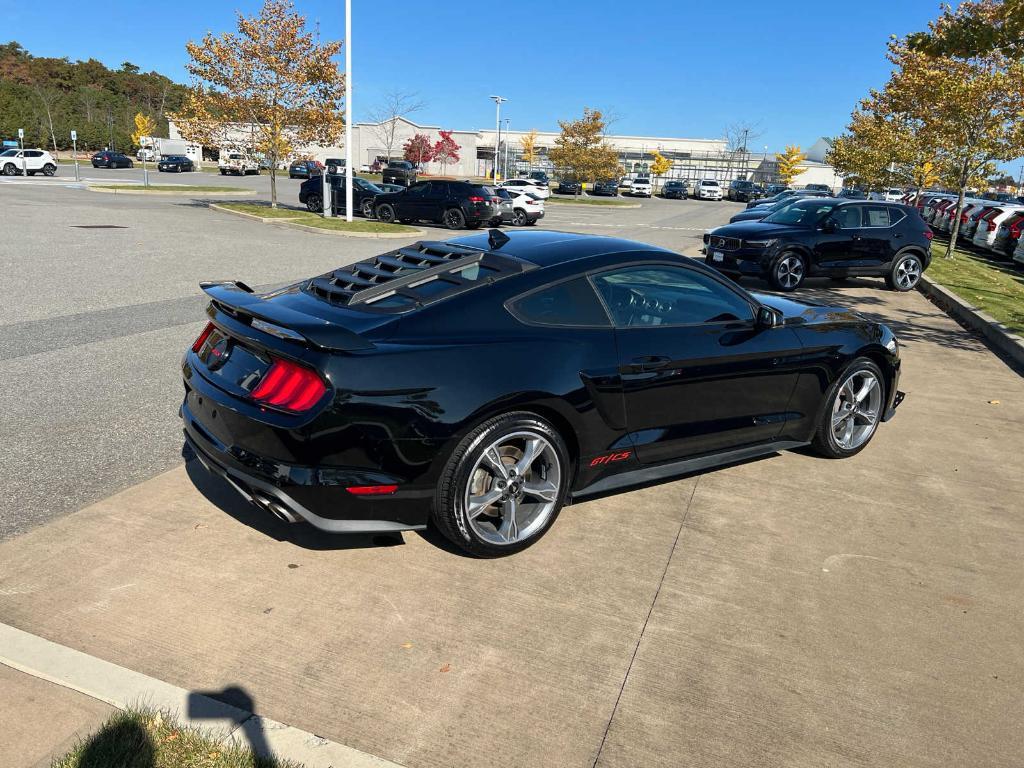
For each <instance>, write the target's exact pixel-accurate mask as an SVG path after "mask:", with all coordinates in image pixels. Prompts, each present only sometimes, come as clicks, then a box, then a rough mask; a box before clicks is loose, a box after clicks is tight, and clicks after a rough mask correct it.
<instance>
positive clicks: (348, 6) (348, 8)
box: [345, 0, 355, 221]
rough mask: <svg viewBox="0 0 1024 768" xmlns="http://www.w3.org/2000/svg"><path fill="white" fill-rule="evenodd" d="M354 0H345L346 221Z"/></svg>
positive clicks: (349, 199) (349, 193)
mask: <svg viewBox="0 0 1024 768" xmlns="http://www.w3.org/2000/svg"><path fill="white" fill-rule="evenodd" d="M353 173H354V171H353V170H352V0H345V221H352V209H353V208H355V206H354V205H353V204H352V174H353Z"/></svg>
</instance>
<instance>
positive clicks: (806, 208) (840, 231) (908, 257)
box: [703, 189, 932, 291]
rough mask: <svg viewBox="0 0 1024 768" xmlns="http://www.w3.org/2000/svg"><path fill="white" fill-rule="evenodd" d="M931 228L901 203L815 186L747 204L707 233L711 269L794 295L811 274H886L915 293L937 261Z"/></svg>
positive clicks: (900, 288)
mask: <svg viewBox="0 0 1024 768" xmlns="http://www.w3.org/2000/svg"><path fill="white" fill-rule="evenodd" d="M931 241H932V230H931V229H930V228H929V226H928V224H927V223H926V222H925V220H924V218H923V217H922V215H921V212H920V211H919V210H918V209H917V208H916V207H914V206H913V205H909V204H906V203H903V202H900V203H894V202H886V201H873V200H851V199H846V198H840V197H835V196H832V195H831V194H830V193H828V192H824V191H822V190H817V189H802V190H784V191H783V192H780V193H778V194H777V195H775V196H773V197H771V198H766V199H764V200H754V201H751V202H750V203H748V207H747V210H745V211H743V212H741V213H738V214H736V215H735V216H733V217H732V219H731V220H730V223H729V224H727V225H725V226H723V227H718V228H717V229H713V230H711V232H709V233H707V234H706V235H704V248H703V252H704V254H705V261H706V263H707V265H708V266H710V267H712V268H714V269H717V270H718V271H720V272H723V273H725V274H727V275H730V276H732V277H734V278H737V279H738V278H740V277H745V276H749V277H757V278H761V279H766V280H767V281H768V282H769V283H770V284H771V286H772V287H773V288H775V289H776V290H779V291H793V290H796V289H797V288H799V287H800V286H801V285H803V283H804V280H805V279H806V278H808V277H830V278H832V279H838V280H842V279H846V278H850V277H883V278H885V282H886V284H887V285H888V287H889V288H890V289H892V290H896V291H909V290H911V289H912V288H914V287H915V286H916V285H917V283H918V281H919V280H920V279H921V275H922V274H923V273H924V271H925V270H926V269H927V268H928V265H929V264H930V263H931Z"/></svg>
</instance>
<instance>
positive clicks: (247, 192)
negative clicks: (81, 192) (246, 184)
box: [86, 184, 256, 197]
mask: <svg viewBox="0 0 1024 768" xmlns="http://www.w3.org/2000/svg"><path fill="white" fill-rule="evenodd" d="M86 189H88V190H89V191H90V192H102V193H104V194H107V195H117V194H121V195H150V196H153V197H156V196H158V195H162V196H164V197H238V196H239V195H255V194H256V190H255V189H235V190H230V191H224V192H195V191H192V192H172V191H169V190H166V189H157V190H150V191H148V192H147V191H146V188H145V187H143V186H142V185H141V184H140V185H139V191H137V192H136V191H135V190H134V189H101V188H100V187H94V186H91V185H90V186H87V187H86Z"/></svg>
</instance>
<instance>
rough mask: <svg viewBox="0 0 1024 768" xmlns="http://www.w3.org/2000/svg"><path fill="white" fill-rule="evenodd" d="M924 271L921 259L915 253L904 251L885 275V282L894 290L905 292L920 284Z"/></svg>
mask: <svg viewBox="0 0 1024 768" xmlns="http://www.w3.org/2000/svg"><path fill="white" fill-rule="evenodd" d="M923 271H924V269H923V267H922V266H921V259H919V258H918V257H917V256H916V255H915V254H913V253H904V254H903V255H902V256H899V257H897V259H896V262H895V263H894V264H893V265H892V270H891V271H890V272H889V274H888V275H886V276H885V283H886V285H888V286H889V288H891V289H892V290H894V291H900V292H901V293H903V292H905V291H909V290H910V289H912V288H914V287H915V286H916V285H917V284H918V282H919V281H920V280H921V273H922V272H923Z"/></svg>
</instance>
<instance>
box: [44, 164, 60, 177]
mask: <svg viewBox="0 0 1024 768" xmlns="http://www.w3.org/2000/svg"><path fill="white" fill-rule="evenodd" d="M56 172H57V166H56V165H54V164H53V163H47V164H46V165H44V166H43V175H44V176H53V174H55V173H56Z"/></svg>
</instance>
